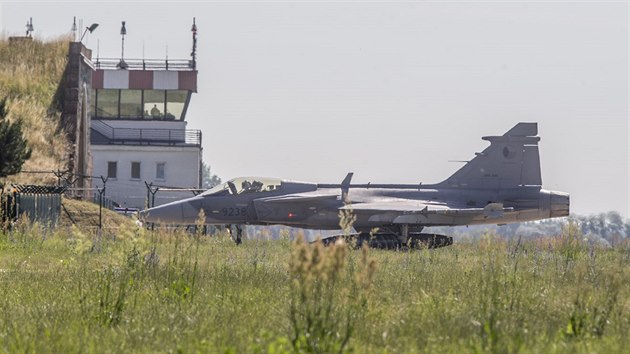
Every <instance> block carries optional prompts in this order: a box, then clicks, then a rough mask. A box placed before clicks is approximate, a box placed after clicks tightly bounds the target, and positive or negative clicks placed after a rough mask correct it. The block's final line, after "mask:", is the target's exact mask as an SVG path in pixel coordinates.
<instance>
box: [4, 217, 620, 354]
mask: <svg viewBox="0 0 630 354" xmlns="http://www.w3.org/2000/svg"><path fill="white" fill-rule="evenodd" d="M629 265H630V248H628V247H617V248H598V247H594V246H590V245H589V244H587V243H584V242H583V241H581V236H580V235H579V233H578V232H577V231H576V228H575V227H574V226H569V227H567V228H565V230H564V232H563V234H562V235H559V236H557V237H554V238H545V239H537V240H531V241H524V242H519V241H511V242H506V241H504V240H502V239H501V238H498V237H496V236H492V235H488V236H487V237H485V238H484V239H483V240H481V241H478V242H474V243H460V244H455V245H454V246H451V247H448V248H443V249H436V250H419V251H412V252H394V251H379V250H367V249H364V250H351V249H348V247H347V246H346V245H339V246H334V247H328V248H323V247H321V246H317V245H306V244H303V243H299V242H291V241H288V240H279V241H253V240H248V241H246V242H244V244H242V245H241V246H236V245H235V244H234V243H233V242H231V241H230V240H229V238H228V237H227V236H226V235H221V234H219V235H215V236H212V237H209V236H202V235H189V234H184V233H182V232H177V231H159V232H158V231H155V232H152V231H148V230H142V229H134V228H133V227H127V228H122V229H119V230H118V231H117V232H116V233H115V235H113V234H112V235H104V236H102V237H100V238H99V237H97V236H95V235H90V234H87V233H85V232H81V231H80V230H78V229H77V228H76V227H75V228H73V227H60V228H57V229H56V230H55V231H50V230H47V229H45V228H42V227H40V226H37V225H35V226H32V225H28V224H20V225H17V226H16V227H14V228H13V229H12V230H11V231H2V232H0V314H1V315H0V351H3V352H129V351H133V352H186V353H188V352H216V353H224V352H225V353H244V352H252V353H283V352H294V351H300V352H325V353H327V352H335V351H344V352H348V351H350V352H356V353H365V352H376V353H383V352H410V353H414V352H428V353H435V352H458V353H462V352H466V353H468V352H497V353H511V352H539V353H570V352H580V353H586V352H588V353H610V352H628V350H630V349H628V348H630V341H629V339H628V334H629V333H630V300H629V298H630V297H629V295H630V287H629V286H628V284H630V271H629V270H628V266H629Z"/></svg>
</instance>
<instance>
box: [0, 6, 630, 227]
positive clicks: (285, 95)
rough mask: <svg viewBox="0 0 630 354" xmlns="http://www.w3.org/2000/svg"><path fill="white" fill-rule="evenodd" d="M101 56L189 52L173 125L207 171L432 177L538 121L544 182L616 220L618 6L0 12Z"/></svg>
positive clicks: (620, 206)
mask: <svg viewBox="0 0 630 354" xmlns="http://www.w3.org/2000/svg"><path fill="white" fill-rule="evenodd" d="M73 16H77V19H79V20H82V21H83V25H84V27H85V26H89V25H90V24H91V23H93V22H97V23H99V24H100V26H99V27H98V29H97V30H96V31H95V32H94V33H93V34H88V35H87V36H86V38H87V40H84V42H85V43H86V44H87V45H88V47H90V48H92V49H93V50H94V53H95V55H96V49H97V45H98V52H99V55H100V57H109V58H112V57H113V58H115V57H119V55H120V35H119V31H120V21H122V20H124V21H127V36H126V37H125V57H126V58H141V57H142V56H143V47H144V56H145V57H146V58H164V57H165V56H166V53H167V51H168V56H169V57H170V58H188V55H189V53H190V49H191V45H192V41H191V32H190V26H191V22H192V17H193V16H194V17H196V18H197V25H198V27H199V43H198V45H199V55H198V63H199V64H198V68H199V93H198V94H196V95H194V96H193V99H192V101H191V106H190V108H189V111H188V116H187V120H188V122H189V128H191V129H202V130H203V133H204V136H203V138H204V144H203V147H204V159H205V161H206V162H207V163H209V164H210V165H211V166H212V170H213V172H214V173H217V174H219V175H220V176H221V177H222V178H223V179H228V178H232V177H237V176H242V175H262V176H275V177H282V178H286V179H297V180H307V181H315V182H328V183H332V182H341V180H342V179H343V177H344V176H345V174H346V173H347V172H348V171H353V172H355V179H354V181H355V182H369V181H371V182H374V183H417V182H424V183H431V182H438V181H441V180H443V179H445V178H446V177H448V176H449V175H450V174H451V173H453V172H454V171H455V170H456V169H457V168H459V167H460V166H461V163H454V162H449V160H468V159H470V158H472V157H473V153H474V152H477V151H481V150H483V149H484V148H485V147H486V146H487V143H486V142H484V141H482V140H481V139H480V138H481V136H483V135H500V134H503V133H504V132H505V131H507V130H508V129H509V128H511V127H512V126H513V125H514V124H516V123H517V122H519V121H534V122H538V123H539V135H540V136H541V139H542V140H541V142H540V152H541V164H542V172H543V184H544V187H545V188H547V189H553V190H562V191H566V192H569V193H571V203H572V205H571V207H572V211H573V212H576V213H579V214H590V213H598V212H602V211H608V210H617V211H620V212H621V213H622V214H623V215H626V216H628V215H629V214H628V213H629V210H628V204H629V202H628V200H629V195H628V191H629V189H630V180H629V175H628V167H629V154H628V151H629V145H628V135H629V130H628V6H627V4H626V2H625V1H607V2H606V1H555V2H552V1H519V2H515V1H418V2H412V1H401V2H390V1H372V2H350V1H346V2H329V1H326V2H320V1H312V2H311V1H301V2H285V1H273V2H271V1H248V2H242V1H241V2H234V1H226V2H209V3H202V2H155V1H152V2H135V3H133V2H109V3H108V4H97V3H89V2H88V3H86V2H67V3H55V4H50V3H48V2H29V1H20V2H11V1H9V2H7V1H3V2H2V3H1V5H0V21H1V26H0V28H1V29H2V31H3V32H4V34H5V35H10V34H16V33H23V31H24V30H25V26H24V25H25V24H26V21H27V20H28V18H29V17H33V23H34V27H35V32H34V34H35V36H36V37H38V38H53V37H57V36H59V35H62V34H64V33H69V31H70V27H71V25H72V18H73Z"/></svg>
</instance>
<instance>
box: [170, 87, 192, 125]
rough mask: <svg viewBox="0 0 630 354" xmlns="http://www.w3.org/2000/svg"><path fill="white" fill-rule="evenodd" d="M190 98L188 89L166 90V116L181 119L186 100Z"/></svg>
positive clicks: (171, 118)
mask: <svg viewBox="0 0 630 354" xmlns="http://www.w3.org/2000/svg"><path fill="white" fill-rule="evenodd" d="M187 99H188V91H185V90H177V91H166V116H165V119H168V120H181V119H182V113H183V112H184V107H185V106H186V100H187Z"/></svg>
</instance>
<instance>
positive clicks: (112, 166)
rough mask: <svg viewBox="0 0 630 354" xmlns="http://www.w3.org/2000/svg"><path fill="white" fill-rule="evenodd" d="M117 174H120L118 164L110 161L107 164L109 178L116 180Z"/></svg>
mask: <svg viewBox="0 0 630 354" xmlns="http://www.w3.org/2000/svg"><path fill="white" fill-rule="evenodd" d="M116 173H118V163H117V162H116V161H109V162H108V163H107V178H116Z"/></svg>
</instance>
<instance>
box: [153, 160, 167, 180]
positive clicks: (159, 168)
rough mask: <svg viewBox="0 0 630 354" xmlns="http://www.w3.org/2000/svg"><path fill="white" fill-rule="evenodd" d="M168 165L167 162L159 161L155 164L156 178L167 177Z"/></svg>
mask: <svg viewBox="0 0 630 354" xmlns="http://www.w3.org/2000/svg"><path fill="white" fill-rule="evenodd" d="M165 167H166V162H158V163H157V165H156V166H155V178H156V179H165V177H164V176H165V173H164V169H165Z"/></svg>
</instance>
